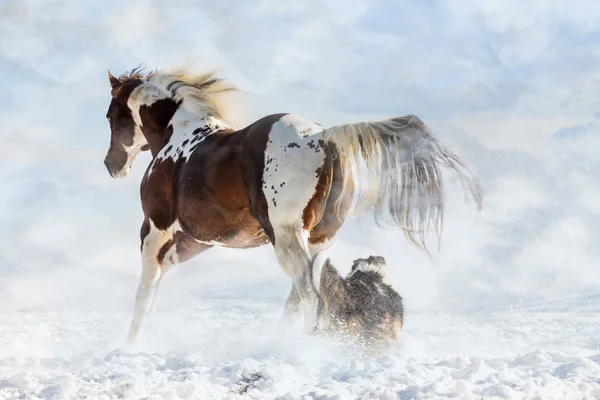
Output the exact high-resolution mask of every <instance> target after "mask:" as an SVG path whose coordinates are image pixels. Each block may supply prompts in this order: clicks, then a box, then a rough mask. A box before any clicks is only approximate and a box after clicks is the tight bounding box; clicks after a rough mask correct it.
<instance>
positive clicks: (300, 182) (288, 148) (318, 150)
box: [262, 114, 325, 225]
mask: <svg viewBox="0 0 600 400" xmlns="http://www.w3.org/2000/svg"><path fill="white" fill-rule="evenodd" d="M321 132H323V127H322V126H319V125H317V124H315V123H314V122H312V121H310V120H307V119H305V118H302V117H299V116H296V115H292V114H289V115H285V116H283V117H282V118H281V119H279V120H278V121H277V122H275V123H274V124H273V126H272V127H271V131H270V132H269V138H268V141H267V147H266V149H265V167H264V170H263V182H262V185H263V186H262V189H263V193H264V194H265V198H266V199H267V203H268V205H269V219H270V221H271V223H272V224H273V225H280V224H286V223H294V222H297V221H299V220H301V218H302V213H303V212H304V208H305V207H306V205H307V204H308V202H309V201H310V199H311V198H312V196H313V195H314V194H315V190H316V186H317V183H318V181H319V177H318V174H317V171H318V170H319V168H321V167H322V165H323V163H324V161H325V152H324V150H323V147H322V144H321V143H322V142H319V140H318V139H320V135H318V136H319V138H318V139H317V138H315V135H317V134H319V133H321Z"/></svg>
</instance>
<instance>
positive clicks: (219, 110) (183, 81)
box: [119, 67, 240, 128]
mask: <svg viewBox="0 0 600 400" xmlns="http://www.w3.org/2000/svg"><path fill="white" fill-rule="evenodd" d="M134 79H140V80H143V81H147V82H150V83H152V84H153V85H154V86H156V87H158V88H160V89H161V90H163V91H165V92H167V93H169V95H170V96H171V97H172V98H173V99H174V100H176V101H179V100H181V101H183V106H184V107H186V108H187V109H188V110H190V111H192V112H194V113H196V114H209V115H211V116H213V117H214V118H217V119H219V120H221V121H223V122H225V123H226V124H228V125H229V126H230V127H232V128H233V127H235V125H236V123H235V119H236V116H237V114H238V111H240V110H239V102H238V101H236V99H234V98H233V97H232V96H230V95H231V94H234V93H236V92H239V90H238V88H237V87H236V86H235V85H233V84H232V83H230V82H229V81H227V80H225V79H222V78H220V77H219V76H218V74H217V73H216V72H215V71H205V72H199V73H192V72H191V71H189V70H188V69H187V68H180V69H177V70H174V71H172V72H168V71H162V70H157V71H152V72H149V73H145V72H144V69H143V68H142V67H137V68H134V69H132V70H131V71H128V72H126V73H124V74H122V75H121V76H119V80H120V81H121V82H125V81H127V80H134Z"/></svg>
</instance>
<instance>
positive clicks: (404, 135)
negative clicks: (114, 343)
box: [104, 68, 481, 343]
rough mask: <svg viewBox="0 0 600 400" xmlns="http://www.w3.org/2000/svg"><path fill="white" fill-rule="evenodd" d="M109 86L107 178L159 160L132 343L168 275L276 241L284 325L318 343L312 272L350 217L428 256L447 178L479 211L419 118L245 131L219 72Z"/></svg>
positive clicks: (474, 187)
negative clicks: (285, 283) (140, 159)
mask: <svg viewBox="0 0 600 400" xmlns="http://www.w3.org/2000/svg"><path fill="white" fill-rule="evenodd" d="M108 75H109V81H110V87H111V100H110V105H109V107H108V111H107V114H106V118H107V119H108V122H109V125H110V130H111V138H110V146H109V149H108V151H107V154H106V157H105V159H104V164H105V166H106V168H107V170H108V173H109V174H110V176H112V177H113V178H123V177H125V176H127V175H128V174H129V171H130V169H131V165H132V162H133V161H134V159H135V158H136V156H137V155H138V154H139V153H140V152H142V151H150V153H151V155H152V161H151V162H150V163H149V165H148V167H147V169H146V172H145V174H144V176H143V178H142V181H141V184H140V197H141V207H142V210H143V214H144V218H143V221H142V224H141V229H140V241H141V255H142V273H141V277H140V281H139V285H138V289H137V292H136V295H135V307H134V312H133V318H132V321H131V325H130V328H129V335H128V342H129V343H133V342H135V340H136V339H137V337H138V335H139V331H140V327H141V324H142V321H143V319H144V318H145V316H146V315H147V313H148V311H149V309H150V308H152V305H153V303H154V301H155V297H156V291H157V288H158V287H159V285H160V283H161V281H162V279H163V278H164V276H165V274H166V273H167V272H168V271H169V269H171V268H172V267H173V266H174V265H176V264H178V263H182V262H185V261H187V260H189V259H191V258H193V257H195V256H197V255H199V254H201V253H202V252H204V251H206V250H208V249H210V248H212V247H214V246H221V247H227V248H240V249H248V248H253V247H258V246H262V245H266V244H269V243H270V244H271V245H272V246H273V248H274V251H275V255H276V258H277V261H278V263H279V264H280V266H281V267H282V268H283V270H284V271H285V273H286V274H287V275H288V276H289V277H290V278H291V280H292V289H291V291H290V295H289V297H288V299H287V300H286V302H285V305H284V312H283V317H282V323H287V322H290V321H292V320H294V319H296V318H297V317H299V316H300V314H303V317H304V327H305V329H306V330H307V331H311V330H312V329H314V328H315V326H316V319H317V308H318V303H319V293H318V292H319V291H318V285H315V276H314V274H313V273H312V272H311V265H312V264H311V260H313V259H314V257H315V256H316V255H318V254H319V253H321V252H325V251H327V249H328V248H329V247H330V246H331V245H332V243H333V241H334V239H335V236H336V233H337V231H338V230H339V229H340V228H341V227H342V225H343V224H344V222H345V220H346V219H347V218H348V217H349V216H350V215H351V214H355V215H356V214H361V213H364V212H371V213H372V215H373V216H374V218H375V220H376V221H377V223H378V224H379V225H384V224H387V225H391V226H395V227H400V228H401V229H402V230H403V231H404V234H405V236H406V238H407V239H408V241H409V242H410V243H412V244H413V245H414V246H416V247H417V248H419V249H421V250H425V251H428V250H427V248H426V246H425V235H426V234H427V233H428V232H430V231H431V230H434V231H435V232H436V233H437V234H438V237H439V235H441V228H442V222H443V209H444V194H443V190H444V187H443V179H442V170H443V169H445V170H449V171H450V172H452V173H453V174H454V175H455V176H457V177H458V178H460V181H461V182H462V183H463V184H464V185H463V189H464V190H465V191H466V192H467V193H469V194H470V195H471V196H472V197H473V198H474V199H475V202H476V204H477V207H478V208H480V206H481V188H480V185H479V183H478V180H477V179H476V178H475V177H474V175H473V174H472V173H471V172H470V170H469V168H467V167H466V165H465V164H464V163H463V162H462V160H461V159H460V158H459V157H458V156H457V155H456V154H455V153H453V152H452V151H450V150H449V149H448V148H447V147H446V146H445V145H443V144H442V143H441V142H440V141H438V140H437V139H436V138H435V137H434V136H433V134H432V133H431V131H430V130H429V128H427V126H426V125H425V124H424V123H423V122H422V121H421V120H420V119H419V118H418V117H416V116H414V115H406V116H402V117H394V118H389V119H384V120H378V121H365V122H356V123H348V124H341V125H335V126H330V127H325V126H323V125H321V124H318V123H315V122H312V121H310V120H308V119H306V118H304V117H302V116H299V115H296V114H292V113H279V114H271V115H267V116H264V117H262V118H260V119H258V120H256V121H254V122H253V123H251V124H250V125H247V126H246V127H244V128H241V129H238V128H237V127H235V126H234V125H233V123H232V122H231V118H229V114H228V112H229V110H228V107H229V104H230V103H229V102H228V101H224V100H223V99H224V97H223V96H224V95H228V94H235V93H236V91H238V89H237V88H236V87H235V86H234V85H233V84H232V83H230V82H229V81H227V80H225V79H222V78H220V77H219V76H218V74H217V73H215V72H206V73H198V74H193V73H191V72H189V71H186V70H175V71H166V70H154V71H151V72H148V73H146V72H144V71H143V70H142V69H139V68H136V69H133V70H131V71H129V72H126V73H124V74H122V75H120V76H119V77H118V78H117V77H115V76H114V75H112V74H111V73H110V71H109V73H108Z"/></svg>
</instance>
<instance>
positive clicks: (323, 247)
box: [281, 239, 333, 326]
mask: <svg viewBox="0 0 600 400" xmlns="http://www.w3.org/2000/svg"><path fill="white" fill-rule="evenodd" d="M332 244H333V239H331V240H326V241H323V242H319V243H309V244H308V252H309V254H310V259H311V260H312V259H314V257H315V256H316V255H317V254H318V253H321V252H323V251H327V250H328V249H329V248H330V247H331V245H332ZM313 280H314V277H313ZM316 289H319V288H316ZM299 316H300V295H299V294H298V290H297V289H296V285H294V283H292V288H291V290H290V294H289V296H288V298H287V300H286V302H285V306H284V308H283V316H282V318H281V325H283V326H285V325H289V324H291V323H292V322H294V321H296V320H297V319H298V317H299Z"/></svg>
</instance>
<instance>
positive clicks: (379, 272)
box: [312, 255, 404, 347]
mask: <svg viewBox="0 0 600 400" xmlns="http://www.w3.org/2000/svg"><path fill="white" fill-rule="evenodd" d="M323 258H325V256H320V255H317V256H316V257H315V258H314V259H313V264H312V267H313V268H312V272H313V282H314V283H315V286H316V287H318V288H319V297H320V299H319V309H318V320H317V321H318V323H317V331H318V332H323V333H326V334H329V335H334V336H340V335H342V336H349V337H351V338H353V339H358V341H359V342H362V343H363V344H365V345H367V346H370V347H372V346H376V347H380V346H386V345H388V344H391V343H393V342H394V341H395V340H396V339H397V338H398V335H399V333H400V332H401V331H402V328H403V321H404V306H403V304H402V297H401V296H400V294H398V292H397V291H396V290H395V289H394V288H393V287H392V286H391V284H390V283H389V282H388V280H387V271H386V269H387V268H386V263H385V259H384V258H383V257H380V256H370V257H368V258H359V259H357V260H354V263H353V265H352V270H351V271H350V273H349V274H348V275H347V276H346V278H342V277H341V276H340V274H339V273H338V271H337V270H336V269H335V267H334V266H333V265H332V264H331V261H330V260H329V258H326V259H324V260H323ZM319 272H320V273H319ZM316 276H318V277H319V279H317V280H315V279H314V278H315V277H316Z"/></svg>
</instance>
